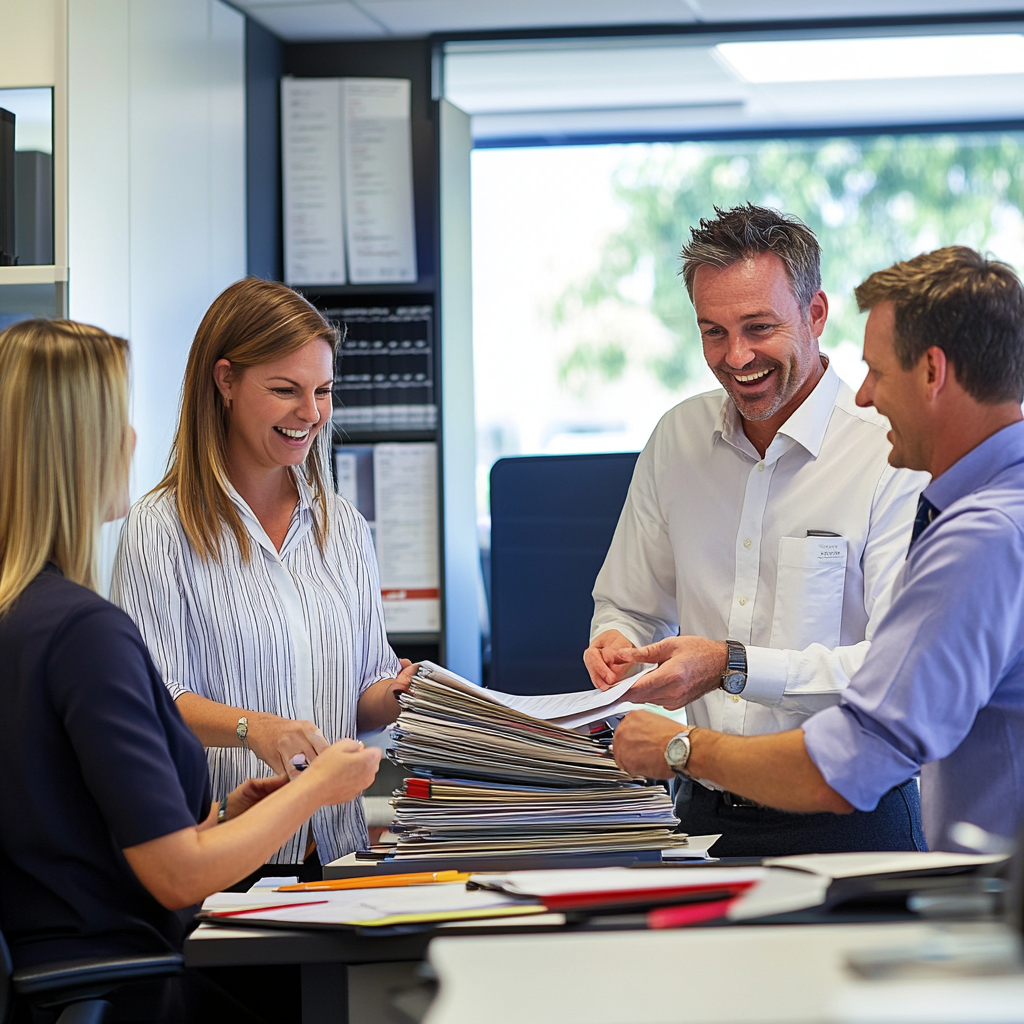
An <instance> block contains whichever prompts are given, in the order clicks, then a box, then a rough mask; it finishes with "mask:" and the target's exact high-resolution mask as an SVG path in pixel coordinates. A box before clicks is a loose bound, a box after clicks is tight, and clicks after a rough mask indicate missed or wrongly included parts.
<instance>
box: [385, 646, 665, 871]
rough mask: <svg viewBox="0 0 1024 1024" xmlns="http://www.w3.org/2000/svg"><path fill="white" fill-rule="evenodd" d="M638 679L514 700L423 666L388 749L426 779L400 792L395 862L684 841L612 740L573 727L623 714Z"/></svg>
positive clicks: (657, 791)
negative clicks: (621, 761)
mask: <svg viewBox="0 0 1024 1024" xmlns="http://www.w3.org/2000/svg"><path fill="white" fill-rule="evenodd" d="M632 682H633V680H629V681H628V682H627V683H625V684H620V686H619V687H616V688H615V689H614V690H608V691H604V692H603V693H602V692H601V691H597V690H595V691H592V692H588V693H579V694H555V695H553V696H551V697H544V696H541V697H524V696H513V695H510V694H502V693H495V692H494V691H491V690H484V689H482V688H481V687H478V686H475V685H474V684H472V683H470V682H468V681H467V680H464V679H461V678H460V677H458V676H455V675H454V674H452V673H449V672H446V671H445V670H444V669H440V668H438V667H437V666H436V665H432V664H431V663H430V662H424V663H423V664H422V665H421V666H420V668H419V671H418V672H417V674H416V676H415V677H414V679H413V682H412V685H411V687H410V689H409V692H408V693H407V694H402V695H401V696H400V698H399V700H400V702H401V705H402V712H401V714H400V715H399V717H398V722H397V723H396V728H395V732H394V747H393V749H391V750H389V751H388V756H389V757H390V758H391V759H392V760H395V761H398V762H399V763H400V764H402V765H404V766H405V767H406V768H408V769H409V770H410V771H411V772H413V773H415V776H416V777H415V778H411V779H407V780H406V782H405V785H404V787H403V789H401V790H399V791H398V792H397V793H396V794H395V797H396V798H395V801H394V805H395V821H394V824H393V825H392V827H391V830H392V832H394V833H395V834H396V835H397V836H398V847H397V851H396V854H395V856H396V859H403V860H404V859H408V860H415V859H434V858H438V857H449V856H466V855H474V854H475V855H488V854H489V855H512V854H527V853H528V854H539V853H576V854H597V853H618V852H626V851H630V850H661V849H666V848H669V847H671V846H673V845H678V844H680V843H682V842H683V841H684V839H685V837H684V836H682V835H681V834H679V833H675V832H673V829H674V828H675V827H676V826H677V825H678V824H679V822H678V819H677V818H676V817H675V816H674V815H673V813H672V802H671V800H670V799H669V796H668V793H667V792H666V791H665V790H664V789H663V788H662V787H660V786H648V785H645V784H644V781H643V780H642V779H637V778H633V777H632V776H630V775H627V774H626V773H625V772H624V771H622V769H620V768H619V767H618V765H616V764H615V761H614V760H613V758H612V756H611V753H610V751H609V749H608V747H607V745H606V744H605V743H602V742H601V741H599V740H596V739H593V738H592V737H591V736H589V735H586V734H584V733H580V732H574V731H572V727H577V726H581V725H584V724H585V721H584V720H586V719H589V720H592V721H593V720H599V719H601V718H603V717H606V716H607V715H609V714H614V713H620V714H621V713H622V710H623V709H622V704H623V701H622V699H621V698H622V694H623V693H624V692H625V691H626V690H627V689H628V687H629V685H630V684H631V683H632ZM527 708H529V709H530V710H533V711H534V712H535V714H532V715H531V714H529V713H528V712H527V710H526V709H527ZM552 712H554V714H552ZM551 718H557V719H559V720H560V721H561V722H571V723H572V727H566V725H564V724H557V723H556V722H552V721H550V720H549V719H551Z"/></svg>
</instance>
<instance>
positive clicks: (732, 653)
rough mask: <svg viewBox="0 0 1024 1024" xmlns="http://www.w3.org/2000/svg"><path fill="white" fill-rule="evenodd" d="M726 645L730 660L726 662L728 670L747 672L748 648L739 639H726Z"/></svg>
mask: <svg viewBox="0 0 1024 1024" xmlns="http://www.w3.org/2000/svg"><path fill="white" fill-rule="evenodd" d="M725 646H726V647H727V648H728V650H729V660H728V661H727V662H726V669H725V670H726V672H742V673H743V674H744V675H746V674H747V649H746V647H744V646H743V644H741V643H740V642H739V640H726V641H725Z"/></svg>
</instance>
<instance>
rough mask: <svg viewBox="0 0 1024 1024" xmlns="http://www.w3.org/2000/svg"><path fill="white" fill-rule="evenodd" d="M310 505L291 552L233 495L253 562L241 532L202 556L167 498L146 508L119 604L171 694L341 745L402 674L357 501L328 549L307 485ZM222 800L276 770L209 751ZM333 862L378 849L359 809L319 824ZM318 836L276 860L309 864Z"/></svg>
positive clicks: (122, 554) (335, 813)
mask: <svg viewBox="0 0 1024 1024" xmlns="http://www.w3.org/2000/svg"><path fill="white" fill-rule="evenodd" d="M297 483H298V487H299V502H298V505H297V506H296V509H295V512H294V514H293V516H292V521H291V525H290V526H289V529H288V535H287V537H286V538H285V542H284V544H283V546H282V548H281V551H280V553H278V551H277V550H276V549H275V548H274V545H273V544H272V543H271V541H270V539H269V538H268V537H267V535H266V533H265V532H264V530H263V528H262V526H260V524H259V521H258V520H257V519H256V517H255V515H254V514H253V513H252V511H251V510H250V508H249V506H248V505H247V504H246V503H245V501H244V500H243V499H242V498H241V496H240V495H238V494H237V493H232V495H231V497H232V500H233V501H234V503H235V505H236V507H237V508H238V511H239V514H240V515H241V516H242V521H243V522H244V523H245V526H246V528H247V529H248V531H249V534H250V536H251V538H252V540H253V544H252V546H251V550H252V554H251V558H250V560H249V563H248V564H245V563H244V562H243V561H242V558H241V553H240V552H239V549H238V545H237V543H236V541H235V539H234V536H233V535H232V533H231V531H230V530H227V529H225V531H224V535H223V544H222V546H223V555H222V558H221V560H220V562H219V563H218V562H214V561H209V562H206V563H204V562H203V561H202V560H201V559H200V558H199V556H198V555H197V554H196V552H195V551H194V550H193V549H192V546H191V545H190V544H189V542H188V539H187V538H186V536H185V533H184V531H183V530H182V527H181V523H180V522H179V520H178V515H177V512H176V511H175V508H174V503H173V501H172V500H171V498H170V497H168V496H167V495H164V496H161V497H158V498H154V497H146V498H143V499H142V500H141V501H139V502H137V503H136V504H135V505H134V506H133V507H132V509H131V511H130V512H129V514H128V519H127V521H126V523H125V526H124V530H123V532H122V534H121V542H120V545H119V547H118V553H117V559H116V563H115V566H114V576H113V581H112V584H111V600H112V601H114V602H115V603H116V604H118V605H120V606H121V607H122V608H123V609H124V610H125V611H126V612H127V613H128V614H129V615H130V616H131V617H132V619H134V620H135V622H136V624H137V625H138V627H139V630H140V632H141V633H142V636H143V638H144V639H145V641H146V643H147V644H148V645H149V649H150V651H151V652H152V655H153V659H154V661H155V662H156V665H157V667H158V668H159V669H160V672H161V673H162V675H163V677H164V680H165V682H166V684H167V688H168V689H169V690H170V692H171V695H172V696H173V697H175V698H177V697H179V696H181V694H183V693H186V692H192V693H196V694H198V695H199V696H201V697H206V698H208V699H210V700H214V701H218V702H220V703H223V704H228V705H231V706H233V707H239V708H245V709H246V710H250V711H268V712H272V713H273V714H276V715H281V716H282V717H285V718H312V720H313V721H314V722H315V723H316V724H317V726H319V728H320V729H321V731H322V732H323V734H324V736H326V737H327V739H328V740H329V741H330V742H334V741H336V740H339V739H342V738H344V737H354V736H355V735H356V706H357V703H358V700H359V696H360V695H361V694H362V692H363V691H364V690H365V689H366V688H367V687H368V686H371V685H372V684H373V683H375V682H377V680H379V679H386V678H391V677H393V676H395V675H396V674H397V673H398V671H399V662H398V658H397V657H396V656H395V653H394V651H392V649H391V646H390V645H389V644H388V640H387V634H386V632H385V627H384V613H383V609H382V607H381V596H380V582H379V578H378V573H377V563H376V559H375V557H374V552H373V543H372V541H371V538H370V531H369V528H368V527H367V525H366V522H365V520H363V518H362V516H360V515H359V513H358V512H356V510H355V509H354V508H353V507H352V506H351V505H350V504H349V503H348V502H347V501H345V499H344V498H341V497H340V496H338V495H335V494H333V493H332V494H330V495H329V496H328V508H329V528H328V534H327V545H326V550H325V552H324V554H323V555H321V553H320V550H319V548H318V547H317V544H316V540H315V538H314V534H313V530H312V526H313V509H312V495H311V492H310V488H309V487H308V486H307V485H306V483H305V481H303V480H301V479H299V478H297ZM207 756H208V758H209V762H210V775H211V782H212V786H213V792H214V795H215V796H216V797H218V798H219V797H220V796H222V795H224V794H225V793H227V792H228V791H230V790H231V789H233V788H234V787H235V786H237V785H238V784H239V783H241V782H242V781H244V780H245V779H246V778H248V777H249V776H256V775H269V774H271V772H270V769H269V768H268V767H267V766H266V765H264V764H263V763H262V762H261V761H259V760H258V759H257V758H256V756H255V755H254V754H252V753H251V752H249V751H246V750H243V749H241V748H237V747H236V748H231V747H227V748H222V747H216V748H210V749H208V751H207ZM312 825H313V834H314V836H315V838H316V842H317V848H318V851H319V854H320V858H321V860H322V861H323V862H325V863H326V862H327V861H328V860H333V859H334V858H336V857H341V856H343V855H344V854H346V853H351V852H352V851H353V850H356V849H361V848H363V847H364V846H365V845H366V824H365V821H364V817H363V809H362V804H361V801H360V800H355V801H353V802H352V803H350V804H345V805H343V806H339V807H325V808H322V809H321V810H319V811H318V812H317V813H316V814H315V815H314V817H313V821H312ZM306 832H307V830H306V829H305V828H303V829H302V830H300V832H298V833H296V835H294V836H293V837H292V838H291V839H290V840H289V841H288V842H287V843H286V844H285V845H284V846H283V847H282V848H281V850H280V851H279V852H278V853H277V854H276V855H275V856H274V857H273V858H271V860H272V861H274V862H279V863H293V864H294V863H298V862H299V861H301V860H302V855H303V852H304V847H305V842H304V840H305V836H306Z"/></svg>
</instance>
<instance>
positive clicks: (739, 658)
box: [719, 640, 747, 697]
mask: <svg viewBox="0 0 1024 1024" xmlns="http://www.w3.org/2000/svg"><path fill="white" fill-rule="evenodd" d="M725 646H726V647H727V648H728V650H729V657H728V660H727V661H726V668H725V672H723V673H722V681H721V683H720V684H719V685H720V686H721V687H722V689H723V690H725V692H726V693H731V694H732V695H733V696H734V697H735V696H736V695H737V694H740V693H742V692H743V688H744V687H745V686H746V685H747V649H746V647H744V646H743V644H741V643H740V642H739V641H738V640H726V641H725Z"/></svg>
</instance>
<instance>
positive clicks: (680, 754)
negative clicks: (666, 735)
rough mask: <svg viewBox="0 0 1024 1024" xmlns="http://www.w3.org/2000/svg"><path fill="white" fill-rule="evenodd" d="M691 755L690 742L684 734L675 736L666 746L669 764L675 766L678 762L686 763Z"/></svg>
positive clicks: (666, 758)
mask: <svg viewBox="0 0 1024 1024" xmlns="http://www.w3.org/2000/svg"><path fill="white" fill-rule="evenodd" d="M689 756H690V744H689V743H688V742H687V740H686V738H685V737H684V736H673V737H672V739H670V740H669V741H668V746H667V747H666V748H665V760H666V761H668V763H669V765H671V766H672V767H675V766H676V765H678V764H685V763H686V761H687V759H688V757H689Z"/></svg>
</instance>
